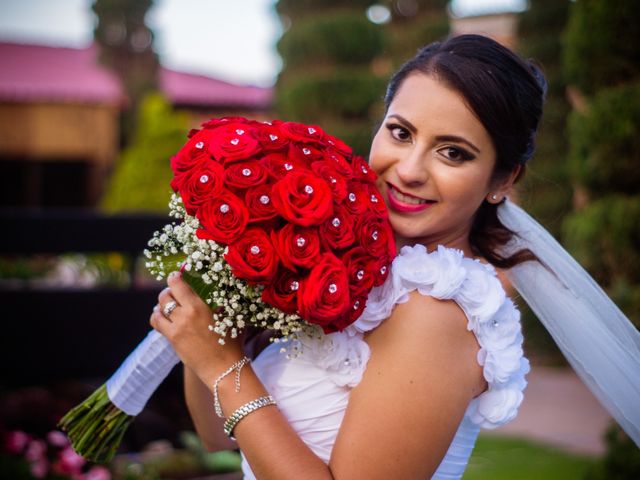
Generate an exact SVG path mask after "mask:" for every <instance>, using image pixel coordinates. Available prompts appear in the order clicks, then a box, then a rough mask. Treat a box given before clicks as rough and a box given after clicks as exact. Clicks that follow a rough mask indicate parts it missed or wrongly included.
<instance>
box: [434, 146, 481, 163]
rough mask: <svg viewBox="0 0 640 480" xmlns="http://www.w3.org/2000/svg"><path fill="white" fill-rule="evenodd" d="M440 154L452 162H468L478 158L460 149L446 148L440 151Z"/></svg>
mask: <svg viewBox="0 0 640 480" xmlns="http://www.w3.org/2000/svg"><path fill="white" fill-rule="evenodd" d="M438 153H440V154H441V155H442V156H444V157H445V158H446V159H447V160H450V161H452V162H467V161H469V160H473V159H474V158H476V157H475V155H473V154H471V153H469V152H468V151H467V150H465V149H464V148H460V147H452V146H448V147H444V148H441V149H440V150H438Z"/></svg>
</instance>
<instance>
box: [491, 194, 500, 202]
mask: <svg viewBox="0 0 640 480" xmlns="http://www.w3.org/2000/svg"><path fill="white" fill-rule="evenodd" d="M491 200H493V201H494V202H495V201H496V200H498V195H496V194H495V193H494V194H493V195H491Z"/></svg>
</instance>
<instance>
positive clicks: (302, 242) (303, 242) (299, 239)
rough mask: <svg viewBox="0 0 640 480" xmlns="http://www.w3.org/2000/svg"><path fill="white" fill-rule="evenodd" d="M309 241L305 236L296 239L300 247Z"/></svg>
mask: <svg viewBox="0 0 640 480" xmlns="http://www.w3.org/2000/svg"><path fill="white" fill-rule="evenodd" d="M305 243H307V241H306V240H305V238H304V237H298V238H297V240H296V245H297V246H299V247H304V244H305Z"/></svg>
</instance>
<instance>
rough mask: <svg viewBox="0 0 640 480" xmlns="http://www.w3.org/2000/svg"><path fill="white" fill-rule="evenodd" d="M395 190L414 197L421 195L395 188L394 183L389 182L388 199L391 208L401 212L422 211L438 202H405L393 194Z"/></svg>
mask: <svg viewBox="0 0 640 480" xmlns="http://www.w3.org/2000/svg"><path fill="white" fill-rule="evenodd" d="M393 190H395V191H396V192H399V193H402V194H403V195H406V196H408V197H413V198H419V197H414V196H413V195H409V194H408V193H404V192H402V191H401V190H398V189H397V188H395V187H394V186H393V185H391V184H389V183H387V199H388V204H389V208H391V209H392V210H395V211H397V212H400V213H416V212H421V211H423V210H426V209H427V208H429V207H430V206H431V205H433V204H434V203H436V202H433V201H427V203H420V204H413V203H405V202H402V201H400V200H398V199H397V198H395V197H394V196H393V193H392V191H393ZM421 200H423V199H421Z"/></svg>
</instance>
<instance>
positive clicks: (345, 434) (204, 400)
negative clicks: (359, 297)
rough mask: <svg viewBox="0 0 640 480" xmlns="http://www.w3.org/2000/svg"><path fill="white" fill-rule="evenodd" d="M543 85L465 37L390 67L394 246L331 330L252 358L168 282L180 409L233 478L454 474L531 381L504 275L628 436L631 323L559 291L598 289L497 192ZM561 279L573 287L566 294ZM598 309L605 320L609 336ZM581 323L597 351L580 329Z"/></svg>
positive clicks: (383, 157)
mask: <svg viewBox="0 0 640 480" xmlns="http://www.w3.org/2000/svg"><path fill="white" fill-rule="evenodd" d="M545 89H546V85H545V80H544V77H543V75H542V74H541V72H540V71H539V70H538V68H537V67H536V66H534V65H533V64H531V63H529V62H527V61H524V60H522V59H520V58H519V57H518V56H516V55H515V54H514V53H512V52H511V51H510V50H508V49H506V48H505V47H503V46H501V45H499V44H498V43H496V42H494V41H492V40H490V39H488V38H485V37H481V36H475V35H465V36H460V37H455V38H452V39H450V40H447V41H445V42H443V43H434V44H431V45H428V46H426V47H424V48H423V49H422V50H420V52H419V53H418V54H417V55H416V57H414V58H413V59H411V60H410V61H409V62H407V63H406V64H405V65H404V66H402V67H401V69H400V70H399V71H398V72H397V73H396V74H395V75H394V77H393V78H392V79H391V81H390V84H389V87H388V90H387V95H386V99H385V101H386V112H385V117H384V120H383V122H382V124H381V126H380V128H379V130H378V132H377V133H376V135H375V138H374V140H373V144H372V147H371V155H370V164H371V166H372V168H373V169H374V170H375V171H376V173H377V174H378V187H379V189H380V191H381V193H382V195H383V196H384V198H385V201H386V204H387V207H388V210H389V218H390V221H391V225H392V227H393V229H394V231H395V236H396V241H397V245H398V248H399V249H400V253H399V255H398V257H397V258H396V259H395V261H394V263H393V265H392V271H391V273H390V275H389V277H388V279H387V281H386V283H385V284H384V285H382V286H381V287H377V288H376V289H374V291H373V292H372V293H371V295H370V298H369V300H368V302H367V308H366V309H365V312H364V314H363V315H362V317H361V318H360V319H358V321H357V322H356V323H355V324H353V325H351V326H349V327H348V328H347V329H346V330H345V331H343V332H338V333H333V334H330V335H321V334H320V335H318V336H314V337H303V338H301V339H299V341H298V342H297V343H296V344H295V345H290V344H286V343H285V344H284V345H283V343H272V344H271V345H269V346H268V347H267V348H266V349H265V350H263V351H262V352H261V353H260V354H259V355H258V356H257V358H255V359H254V361H253V362H252V363H249V362H248V361H247V360H246V359H244V358H243V345H242V342H241V341H239V340H238V341H227V343H226V344H225V345H224V346H216V347H215V348H212V347H211V345H212V340H211V338H210V337H207V335H203V332H205V333H206V332H207V327H208V325H209V323H210V318H211V317H210V311H209V308H208V307H207V305H205V304H204V303H203V302H202V301H201V300H200V299H199V298H198V297H197V296H196V295H195V293H193V291H191V290H190V289H189V287H188V286H187V284H186V283H184V282H183V281H182V280H181V278H180V275H179V274H177V273H176V274H173V275H171V276H170V278H169V280H168V288H167V289H165V290H164V291H163V292H162V293H161V294H160V296H159V308H157V309H156V311H155V312H154V313H153V314H152V316H151V319H150V323H151V325H152V326H153V327H154V328H155V329H156V330H158V331H159V332H160V333H162V334H163V335H165V336H166V337H167V338H168V339H169V341H170V342H171V343H172V345H173V347H174V348H175V350H176V352H177V353H178V354H179V356H180V358H181V360H182V361H183V363H184V365H185V395H186V399H187V404H188V407H189V410H190V412H191V415H192V417H193V420H194V423H195V425H196V429H197V431H198V433H199V435H200V436H201V438H202V440H203V442H204V444H205V445H206V446H207V447H208V448H210V449H222V448H235V447H236V443H235V442H237V447H239V448H240V449H241V451H242V454H243V457H244V459H245V461H244V464H243V470H244V473H245V478H260V479H287V478H305V479H306V478H309V479H311V478H318V479H321V478H327V479H330V478H338V479H342V478H346V479H353V478H366V479H389V478H402V479H404V478H407V479H408V478H442V479H445V478H446V479H451V478H460V477H461V476H462V474H463V473H464V469H465V467H466V464H467V462H468V459H469V456H470V454H471V451H472V449H473V445H474V443H475V440H476V437H477V435H478V432H479V430H480V428H494V427H497V426H499V425H502V424H504V423H506V422H508V421H510V420H511V419H513V418H514V417H515V415H516V413H517V409H518V406H519V405H520V403H521V401H522V398H523V390H524V388H525V385H526V381H525V375H526V373H527V372H528V370H529V364H528V362H527V360H526V358H525V357H524V356H523V351H522V335H521V328H520V319H519V317H520V316H519V312H518V310H517V309H516V307H515V306H514V303H513V301H512V300H511V299H509V298H508V297H507V296H506V295H505V292H504V290H503V287H502V283H501V281H500V279H501V277H502V272H507V274H508V275H511V276H510V279H511V281H512V282H513V283H514V285H515V286H516V288H518V289H519V290H520V291H521V293H522V294H523V296H524V297H525V299H526V300H527V301H528V302H530V303H532V304H534V309H536V311H537V312H538V313H539V315H541V317H542V318H541V319H542V320H543V321H545V322H547V323H546V325H547V328H549V330H550V331H551V333H552V334H553V335H554V336H555V338H556V341H558V342H559V344H560V346H561V348H563V350H564V351H565V353H566V354H567V355H568V356H569V357H568V358H569V360H570V362H571V363H572V365H573V366H574V368H576V369H577V370H578V373H580V374H581V375H582V376H583V379H585V381H587V383H588V385H589V386H590V387H591V388H592V389H593V390H594V392H595V393H596V395H598V397H599V398H600V399H601V401H603V402H604V403H605V405H606V406H607V407H609V409H610V411H611V412H612V414H613V415H614V416H615V417H616V419H618V421H619V422H621V424H622V425H623V426H624V427H625V428H626V429H627V430H628V431H629V432H630V434H632V433H633V434H634V435H637V436H635V437H634V439H635V440H636V442H638V441H640V434H639V433H638V424H640V419H639V418H638V412H637V411H636V410H637V409H635V408H634V407H633V401H635V400H633V399H634V398H635V399H637V398H640V378H639V375H640V374H639V373H638V372H640V368H638V356H637V355H638V354H637V352H638V346H639V345H640V341H639V340H638V332H637V331H636V330H635V329H634V328H633V327H632V326H630V325H629V324H628V322H627V321H626V319H625V318H624V316H623V315H622V314H620V313H619V311H617V310H615V307H613V306H610V305H609V304H608V303H607V302H608V301H607V300H606V299H604V300H602V302H603V303H601V304H597V305H596V304H591V305H587V306H586V307H584V310H582V311H576V310H575V309H574V307H573V305H574V304H572V303H571V302H568V303H565V301H566V298H567V297H573V298H574V299H575V298H578V299H580V298H584V297H585V296H586V297H589V299H590V301H593V302H596V303H597V302H598V299H599V298H601V297H602V293H601V291H600V290H599V289H598V287H597V286H595V285H592V284H591V282H590V280H585V281H584V282H582V283H580V280H579V279H580V278H582V277H584V275H585V274H583V272H582V271H578V272H572V273H573V275H572V276H570V278H569V277H567V276H564V270H558V271H555V270H553V268H554V265H555V263H553V262H554V261H555V260H558V262H562V261H565V260H566V259H565V258H564V257H563V256H562V255H564V253H562V254H560V253H559V254H558V255H556V257H558V258H554V257H553V255H552V256H551V257H550V256H548V255H547V253H548V252H552V253H553V252H557V250H558V249H559V247H556V245H555V244H554V243H553V241H552V240H551V239H550V238H547V237H546V236H545V235H546V234H545V233H544V232H543V231H541V229H540V228H539V226H537V224H535V222H533V221H531V220H530V219H529V217H527V216H526V214H524V212H522V211H521V210H519V209H518V208H517V207H515V206H514V205H513V204H511V203H510V202H509V201H508V200H507V199H506V198H507V196H508V194H509V192H510V190H511V188H512V187H513V184H514V183H515V182H517V181H518V180H519V179H520V178H521V177H522V175H523V174H524V172H525V169H526V165H527V162H528V161H529V159H530V158H531V156H532V155H533V152H534V144H535V135H536V130H537V127H538V123H539V121H540V117H541V114H542V105H543V99H544V95H545ZM514 229H515V230H516V232H515V233H517V234H518V235H515V234H514ZM533 236H537V237H536V240H540V241H539V242H532V241H531V240H532V237H533ZM545 242H546V243H545ZM538 244H541V245H542V244H544V245H545V247H544V248H541V249H537V246H538ZM566 261H567V262H570V260H566ZM569 264H570V265H573V264H572V263H569ZM571 268H573V267H571ZM496 269H499V270H496ZM574 277H577V278H578V280H577V281H578V285H579V287H578V288H580V289H581V290H578V291H576V290H571V289H572V288H574V287H572V285H574V284H573V283H571V281H572V279H574ZM586 278H588V277H586ZM558 285H560V286H559V287H558ZM585 285H586V286H585ZM589 288H591V289H594V290H593V291H597V292H596V293H594V294H592V291H591V290H588V289H589ZM585 289H586V290H585ZM567 293H570V295H567ZM563 295H564V296H563ZM598 295H599V296H598ZM540 297H544V298H545V301H543V302H537V301H536V299H538V298H540ZM591 297H593V298H591ZM173 301H175V302H176V304H177V307H175V308H174V309H172V311H171V313H170V315H167V316H166V317H165V316H163V314H162V313H161V312H162V311H163V310H164V306H165V305H166V304H167V303H168V302H173ZM578 303H580V302H578ZM536 304H539V305H537V306H538V307H540V308H536ZM559 304H561V305H559ZM594 305H595V306H594ZM602 305H606V306H605V307H602V308H609V309H610V310H602V309H601V308H600V307H601V306H602ZM561 308H564V309H565V311H562V316H560V317H558V315H557V312H559V311H560V309H561ZM611 312H613V313H612V314H611V315H609V314H610V313H611ZM594 315H595V316H596V317H597V316H598V315H600V317H599V318H600V319H601V318H603V315H604V316H606V318H607V321H611V322H613V324H614V325H613V326H611V328H610V329H611V331H613V332H614V336H615V339H614V340H610V341H609V343H606V342H607V341H608V337H607V335H610V332H609V331H608V330H607V327H605V328H601V327H602V326H601V325H599V324H598V323H597V322H599V321H600V320H599V319H598V318H595V319H593V317H594ZM576 316H579V317H578V320H579V323H580V325H578V326H576V323H577V322H576V318H575V317H576ZM614 317H615V318H614ZM565 322H566V323H565ZM590 322H596V323H590ZM625 322H626V323H625ZM600 323H603V322H601V321H600ZM593 325H598V328H597V329H595V331H594V332H589V333H587V334H585V335H582V333H584V332H583V330H585V329H590V328H591V327H592V326H593ZM590 335H591V336H596V337H597V338H596V341H597V342H600V343H599V344H598V345H599V346H602V348H603V350H602V351H598V352H595V351H593V348H592V346H591V345H592V344H589V343H588V342H586V343H585V342H584V341H583V340H582V339H583V338H584V337H585V336H586V337H588V336H590ZM574 336H580V338H581V340H580V341H578V340H576V339H574V338H573V337H574ZM618 337H624V338H623V339H620V338H618ZM574 340H575V341H574ZM625 342H626V343H625ZM605 343H606V345H604V344H605ZM605 347H606V348H609V350H604V348H605ZM296 349H297V350H300V351H301V353H299V354H298V355H293V358H290V359H288V358H287V354H286V353H281V350H285V351H288V352H289V353H291V352H292V351H293V350H296ZM611 352H613V354H611V355H609V353H611ZM620 352H623V353H620ZM624 355H627V356H626V357H625V356H624ZM592 356H593V357H595V360H593V361H591V360H589V358H588V357H592ZM603 356H606V358H609V359H611V357H616V358H614V359H613V360H611V361H614V362H615V361H619V362H618V363H616V364H615V365H613V366H612V365H611V364H609V363H608V362H609V360H607V361H606V362H604V364H603V363H602V358H603ZM634 356H635V358H634ZM590 361H591V363H589V362H590ZM592 367H593V369H592ZM602 382H604V383H602ZM606 382H609V383H606ZM612 390H613V391H612ZM214 392H215V394H216V398H214ZM620 398H622V400H623V402H622V403H620V402H619V401H618V400H619V399H620ZM625 399H626V403H624V400H625ZM629 399H631V400H629ZM214 403H216V405H217V406H219V407H220V408H219V413H221V414H222V416H223V417H225V419H221V418H218V416H217V415H216V413H215V410H216V409H214ZM625 420H626V423H625ZM225 432H226V433H227V434H228V436H227V435H225Z"/></svg>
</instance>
